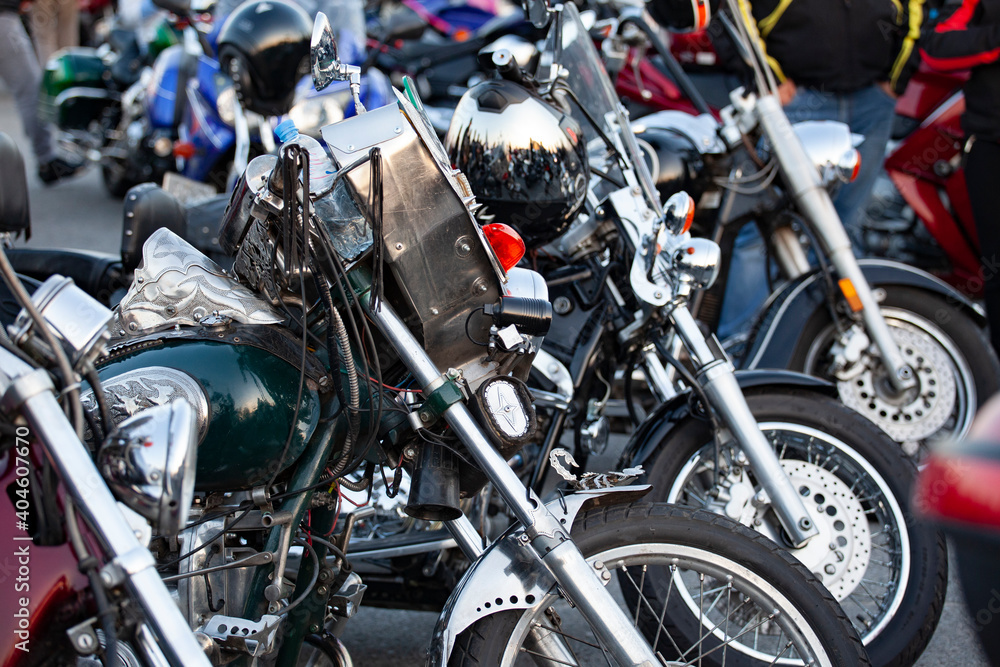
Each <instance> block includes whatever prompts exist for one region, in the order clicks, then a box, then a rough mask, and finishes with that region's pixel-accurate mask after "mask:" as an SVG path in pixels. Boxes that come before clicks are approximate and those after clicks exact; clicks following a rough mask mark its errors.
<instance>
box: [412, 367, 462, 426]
mask: <svg viewBox="0 0 1000 667" xmlns="http://www.w3.org/2000/svg"><path fill="white" fill-rule="evenodd" d="M464 398H465V396H463V394H462V390H461V389H460V388H459V386H458V385H457V384H455V382H454V380H452V379H451V378H449V377H447V376H445V377H444V382H443V383H441V384H440V385H438V387H437V388H436V389H435V390H434V391H432V392H431V393H430V394H428V396H427V398H426V399H425V400H424V404H423V405H422V406H420V409H419V410H418V411H417V412H418V414H419V415H420V423H421V424H423V425H424V426H428V425H429V424H433V423H434V422H436V421H437V420H438V418H440V417H441V415H443V414H444V411H445V410H447V409H448V408H449V407H451V406H452V405H454V404H455V403H458V402H459V401H462V400H464Z"/></svg>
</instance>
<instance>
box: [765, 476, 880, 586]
mask: <svg viewBox="0 0 1000 667" xmlns="http://www.w3.org/2000/svg"><path fill="white" fill-rule="evenodd" d="M781 467H782V468H783V469H784V471H785V474H787V475H788V478H789V480H790V481H791V482H792V485H793V486H794V487H795V488H796V489H798V491H799V495H800V497H801V498H802V501H803V504H804V505H805V506H806V511H807V512H808V513H809V518H811V519H812V521H813V524H814V525H815V526H816V528H818V529H819V535H816V536H815V537H813V538H812V539H811V540H809V541H808V542H807V543H806V545H805V546H804V547H802V548H800V549H792V550H791V552H792V554H793V555H794V556H795V557H796V558H798V559H799V560H800V561H801V562H802V563H803V564H804V565H805V566H806V567H808V568H809V570H810V571H811V572H812V573H813V574H815V575H816V577H817V578H819V580H820V581H822V582H823V585H824V586H826V587H827V588H828V589H829V590H830V592H831V593H833V595H834V597H836V598H837V601H838V602H839V601H841V600H844V599H845V598H846V597H847V596H848V595H850V594H851V593H852V592H853V591H854V589H855V588H856V587H857V585H858V583H860V581H861V579H862V577H864V574H865V571H867V569H868V563H869V561H870V560H871V533H870V531H869V529H868V520H867V518H866V516H865V511H864V508H863V507H862V506H861V503H860V502H858V499H857V497H856V496H855V494H854V493H853V492H852V491H851V489H850V488H849V487H848V486H847V484H845V483H844V482H843V481H842V480H841V479H840V478H839V477H837V476H836V475H834V474H833V473H831V472H830V471H829V470H826V469H825V468H821V467H820V466H818V465H815V464H813V463H809V462H807V461H800V460H798V459H784V460H782V461H781ZM767 509H768V508H767V507H764V508H760V509H759V510H758V512H757V516H755V517H754V526H755V527H757V528H758V530H760V531H761V532H764V533H765V534H766V533H768V532H770V530H767V528H768V527H769V526H771V524H772V521H765V520H764V518H763V514H764V512H766V511H767ZM769 537H771V538H772V539H775V537H776V536H774V535H769Z"/></svg>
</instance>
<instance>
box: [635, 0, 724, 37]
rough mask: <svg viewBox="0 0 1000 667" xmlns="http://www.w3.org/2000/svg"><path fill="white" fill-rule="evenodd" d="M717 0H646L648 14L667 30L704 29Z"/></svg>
mask: <svg viewBox="0 0 1000 667" xmlns="http://www.w3.org/2000/svg"><path fill="white" fill-rule="evenodd" d="M718 8H719V0H646V9H648V10H649V15H650V16H652V17H653V19H654V20H655V21H656V22H657V23H659V24H660V25H661V26H663V27H664V28H666V29H667V30H673V31H674V32H687V31H697V30H704V29H705V28H707V27H708V24H709V23H710V22H711V21H712V17H713V16H714V15H715V12H716V10H718Z"/></svg>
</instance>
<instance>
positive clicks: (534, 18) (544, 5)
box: [524, 0, 549, 29]
mask: <svg viewBox="0 0 1000 667" xmlns="http://www.w3.org/2000/svg"><path fill="white" fill-rule="evenodd" d="M524 9H525V11H526V12H527V13H528V20H529V21H531V24H532V25H533V26H535V27H536V28H539V29H541V28H544V27H545V26H547V25H548V24H549V3H548V1H547V0H524Z"/></svg>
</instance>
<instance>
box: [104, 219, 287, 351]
mask: <svg viewBox="0 0 1000 667" xmlns="http://www.w3.org/2000/svg"><path fill="white" fill-rule="evenodd" d="M209 316H216V317H220V318H229V319H231V320H235V321H236V322H241V323H244V324H277V323H279V322H281V321H283V319H284V318H282V317H281V316H280V315H279V314H278V311H277V310H275V309H274V308H273V307H272V306H271V304H269V303H268V302H266V301H264V300H263V299H261V298H260V297H258V296H257V295H255V294H254V293H253V292H251V291H250V290H248V289H247V288H246V287H243V286H242V285H240V284H239V283H238V282H236V281H235V280H234V279H233V278H231V277H230V276H228V275H227V274H226V272H225V271H223V270H222V268H221V267H220V266H219V265H218V264H216V263H215V262H213V261H212V260H210V259H209V258H208V257H206V256H205V255H203V254H202V253H200V252H199V251H198V250H196V249H195V248H194V246H192V245H191V244H189V243H188V242H187V241H185V240H184V239H182V238H181V237H179V236H177V235H176V234H174V233H173V232H171V231H169V230H167V229H159V230H157V231H156V232H155V233H154V234H153V235H152V236H151V237H149V240H148V241H146V243H145V245H143V247H142V263H141V264H140V265H139V268H137V269H136V271H135V279H134V281H133V282H132V285H131V286H130V287H129V289H128V292H127V293H126V294H125V298H123V299H122V302H121V309H120V311H119V313H118V324H119V326H120V327H121V330H120V331H118V332H116V333H118V334H119V335H124V334H125V333H129V334H134V333H136V332H139V331H149V330H154V329H162V328H167V327H170V326H174V325H185V326H194V325H196V324H199V323H200V322H201V321H202V320H204V319H205V318H207V317H209Z"/></svg>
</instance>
